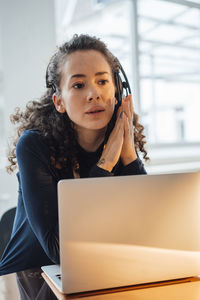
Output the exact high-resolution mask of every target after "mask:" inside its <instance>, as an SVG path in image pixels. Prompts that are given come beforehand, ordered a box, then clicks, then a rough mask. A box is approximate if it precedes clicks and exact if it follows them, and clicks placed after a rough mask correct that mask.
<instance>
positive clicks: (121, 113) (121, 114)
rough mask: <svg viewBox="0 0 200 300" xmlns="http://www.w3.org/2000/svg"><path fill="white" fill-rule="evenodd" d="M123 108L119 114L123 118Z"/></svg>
mask: <svg viewBox="0 0 200 300" xmlns="http://www.w3.org/2000/svg"><path fill="white" fill-rule="evenodd" d="M123 112H124V111H123V110H122V111H121V112H120V115H119V117H120V119H122V118H123Z"/></svg>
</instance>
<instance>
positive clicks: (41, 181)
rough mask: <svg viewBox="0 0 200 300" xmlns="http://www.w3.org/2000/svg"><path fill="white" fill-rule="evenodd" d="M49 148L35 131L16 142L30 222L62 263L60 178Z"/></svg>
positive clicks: (52, 256)
mask: <svg viewBox="0 0 200 300" xmlns="http://www.w3.org/2000/svg"><path fill="white" fill-rule="evenodd" d="M47 150H48V149H47V147H46V145H45V144H44V143H43V142H42V140H41V137H40V135H39V134H38V133H36V132H34V131H31V132H30V131H29V132H28V133H26V132H25V133H24V134H23V135H22V136H21V137H20V139H19V141H18V144H17V148H16V156H17V162H18V167H19V174H20V183H21V191H22V196H23V201H24V207H25V211H26V215H27V218H28V222H29V224H30V227H31V228H32V230H33V232H34V234H35V236H36V238H37V239H38V241H39V243H40V245H41V246H42V248H43V250H44V251H45V253H46V254H47V256H48V257H49V258H50V259H51V260H52V261H53V262H55V263H59V238H58V205H57V180H56V176H55V174H54V172H53V170H52V168H51V166H50V164H49V163H48V155H47Z"/></svg>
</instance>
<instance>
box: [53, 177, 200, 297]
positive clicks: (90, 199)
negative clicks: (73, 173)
mask: <svg viewBox="0 0 200 300" xmlns="http://www.w3.org/2000/svg"><path fill="white" fill-rule="evenodd" d="M58 199H59V226H60V228H59V230H60V251H61V272H62V286H63V292H65V293H74V292H83V291H90V290H98V289H106V288H112V287H119V286H127V285H133V284H139V283H146V282H154V281H161V280H170V279H175V278H183V277H189V276H195V275H198V274H199V273H200V172H197V173H182V174H180V173H179V174H167V175H148V176H147V175H138V176H135V175H134V176H123V177H106V178H88V179H76V180H74V179H72V180H69V179H67V180H62V181H60V182H59V184H58Z"/></svg>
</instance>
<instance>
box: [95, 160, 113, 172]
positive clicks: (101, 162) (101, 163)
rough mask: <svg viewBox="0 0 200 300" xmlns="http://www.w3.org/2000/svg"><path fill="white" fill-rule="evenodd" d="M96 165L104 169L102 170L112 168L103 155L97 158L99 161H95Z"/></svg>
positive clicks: (109, 170) (110, 169)
mask: <svg viewBox="0 0 200 300" xmlns="http://www.w3.org/2000/svg"><path fill="white" fill-rule="evenodd" d="M97 166H98V167H99V168H101V169H104V170H106V171H108V172H111V171H112V169H113V167H112V165H111V164H110V163H109V162H107V161H106V160H105V158H104V157H101V158H100V159H99V161H98V162H97Z"/></svg>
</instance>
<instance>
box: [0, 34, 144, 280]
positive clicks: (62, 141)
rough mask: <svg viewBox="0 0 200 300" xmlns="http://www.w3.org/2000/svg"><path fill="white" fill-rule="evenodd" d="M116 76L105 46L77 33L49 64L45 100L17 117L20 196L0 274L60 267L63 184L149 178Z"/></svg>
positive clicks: (134, 120)
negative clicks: (59, 203)
mask: <svg viewBox="0 0 200 300" xmlns="http://www.w3.org/2000/svg"><path fill="white" fill-rule="evenodd" d="M118 71H119V63H118V61H117V59H116V58H115V57H114V56H113V55H112V54H111V53H110V51H109V50H108V49H107V47H106V45H105V44H104V43H103V42H102V41H100V40H99V39H96V38H94V37H90V36H88V35H80V36H78V35H75V36H74V37H73V38H72V40H70V41H69V42H67V43H65V44H64V45H62V46H61V47H60V48H58V50H57V52H56V53H55V54H54V55H53V57H52V58H51V60H50V63H49V65H48V68H47V74H46V83H47V91H46V93H45V94H44V96H43V97H42V98H41V99H40V101H32V102H30V103H28V105H27V107H26V110H25V112H21V111H20V110H19V109H17V110H16V113H15V114H14V115H13V116H12V121H13V123H19V127H18V136H17V138H16V140H15V141H14V147H13V149H12V151H11V152H10V155H9V158H8V159H9V161H10V166H8V171H10V172H12V171H13V170H14V169H15V168H16V164H17V166H18V169H19V172H18V173H17V177H18V181H19V197H18V206H17V211H16V217H15V221H14V226H13V231H12V235H11V239H10V242H9V243H8V245H7V247H6V249H5V251H4V254H3V257H2V260H1V263H0V275H3V274H7V273H12V272H19V271H22V270H26V269H30V268H37V267H40V266H42V265H48V264H52V263H59V237H58V208H57V183H58V181H59V180H60V179H64V178H76V177H81V178H83V177H100V176H113V175H114V176H115V175H132V174H146V171H145V169H144V167H143V164H142V162H141V160H140V158H139V157H138V155H137V151H141V152H143V154H144V158H145V159H148V158H147V153H146V151H145V149H144V143H145V141H144V135H143V134H142V132H143V126H142V125H140V124H139V123H138V116H137V115H136V114H135V113H134V112H133V107H132V98H131V95H129V96H128V97H126V98H124V99H123V100H122V103H121V105H119V103H118V102H119V93H118V92H117V90H116V83H115V76H116V74H117V72H118ZM118 107H119V108H118ZM133 124H134V126H133Z"/></svg>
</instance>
